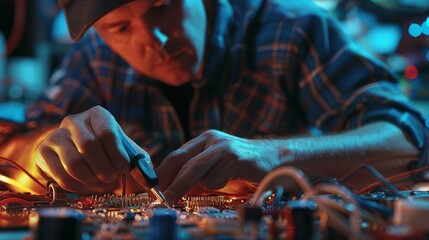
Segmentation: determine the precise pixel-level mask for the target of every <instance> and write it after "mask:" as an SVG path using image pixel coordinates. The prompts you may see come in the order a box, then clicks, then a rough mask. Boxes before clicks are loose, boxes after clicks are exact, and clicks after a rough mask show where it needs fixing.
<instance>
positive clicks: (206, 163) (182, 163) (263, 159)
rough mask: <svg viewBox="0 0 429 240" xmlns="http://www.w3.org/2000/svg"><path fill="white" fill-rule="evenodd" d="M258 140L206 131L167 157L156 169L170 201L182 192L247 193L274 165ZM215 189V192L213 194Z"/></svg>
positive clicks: (161, 185) (266, 150) (261, 142)
mask: <svg viewBox="0 0 429 240" xmlns="http://www.w3.org/2000/svg"><path fill="white" fill-rule="evenodd" d="M270 149H271V148H269V147H267V146H266V145H265V143H264V142H263V141H262V140H261V141H260V140H250V139H243V138H239V137H235V136H232V135H229V134H227V133H224V132H220V131H216V130H209V131H206V132H204V133H203V134H201V135H200V136H198V137H196V138H194V139H192V140H191V141H189V142H188V143H186V144H185V145H183V146H182V147H180V148H179V149H178V150H176V151H174V152H172V153H171V154H169V155H168V156H167V157H166V158H165V159H164V160H163V161H162V163H161V165H160V166H159V167H158V168H157V174H158V177H159V180H160V188H161V189H162V190H164V191H163V192H164V194H165V196H166V197H167V199H168V200H169V201H171V202H176V201H177V200H178V199H179V198H180V197H182V196H183V195H184V194H186V193H190V192H191V194H194V193H195V194H198V193H199V194H204V193H213V192H217V193H234V194H235V195H239V194H245V193H250V192H253V191H254V190H255V186H256V183H259V182H260V181H261V179H262V178H263V177H264V176H265V175H266V174H267V173H268V172H269V171H271V170H272V169H273V168H274V167H275V166H277V165H278V163H276V162H274V159H276V157H273V156H272V154H273V153H274V152H270V151H271V150H270ZM214 190H215V191H214Z"/></svg>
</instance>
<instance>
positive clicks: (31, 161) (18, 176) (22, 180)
mask: <svg viewBox="0 0 429 240" xmlns="http://www.w3.org/2000/svg"><path fill="white" fill-rule="evenodd" d="M53 129H54V126H51V127H45V128H42V129H38V130H33V131H31V132H27V133H25V134H19V135H16V136H14V137H13V138H12V139H10V140H9V141H8V142H6V143H4V144H3V145H2V146H1V148H0V157H1V158H3V159H7V160H5V161H12V162H13V163H14V164H16V165H19V166H20V167H22V168H23V169H24V170H25V171H27V172H28V173H30V174H31V175H32V176H33V177H34V178H35V179H36V180H38V181H39V182H41V183H42V184H44V185H46V183H47V181H48V180H47V178H46V176H45V175H44V174H43V173H42V172H41V171H40V169H39V168H38V167H37V165H36V161H35V157H36V155H35V153H36V148H37V146H38V145H39V143H40V141H41V140H42V139H43V138H44V137H45V136H46V135H47V134H48V133H49V132H51V131H52V130H53ZM6 173H7V175H8V177H10V178H12V179H14V180H16V181H19V183H18V185H17V186H15V187H16V188H15V189H13V187H14V186H9V187H11V188H12V189H11V190H14V191H20V192H22V190H24V189H29V190H31V192H32V193H37V194H42V193H44V192H45V191H46V189H43V188H42V187H41V186H40V185H37V184H34V180H33V179H30V178H28V177H26V176H25V175H26V174H25V173H24V172H23V171H22V170H17V171H9V172H6ZM9 175H10V176H9ZM13 185H16V184H13Z"/></svg>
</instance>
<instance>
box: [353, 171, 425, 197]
mask: <svg viewBox="0 0 429 240" xmlns="http://www.w3.org/2000/svg"><path fill="white" fill-rule="evenodd" d="M426 170H429V166H424V167H421V168H417V169H413V170H410V171H406V172H403V173H400V174H397V175H394V176H392V177H389V178H387V180H388V181H389V182H394V181H397V180H401V179H403V178H405V177H410V176H412V175H414V174H418V173H422V172H424V171H426ZM381 184H383V183H382V182H381V181H377V182H375V183H372V184H370V185H368V186H366V187H363V188H361V189H360V190H359V191H357V192H356V194H362V193H366V192H368V191H369V190H371V189H373V188H375V187H378V186H380V185H381Z"/></svg>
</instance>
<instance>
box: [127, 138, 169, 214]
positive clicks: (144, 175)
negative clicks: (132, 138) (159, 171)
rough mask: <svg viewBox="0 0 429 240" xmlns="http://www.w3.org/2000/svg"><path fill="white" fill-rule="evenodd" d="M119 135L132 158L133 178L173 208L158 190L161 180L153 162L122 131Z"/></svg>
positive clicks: (131, 171) (131, 172)
mask: <svg viewBox="0 0 429 240" xmlns="http://www.w3.org/2000/svg"><path fill="white" fill-rule="evenodd" d="M119 133H120V135H121V141H122V145H123V146H124V149H125V151H126V152H127V154H128V156H129V157H130V163H131V170H130V174H131V176H132V177H133V178H134V180H136V181H137V182H138V183H139V184H140V185H142V186H143V187H144V188H145V189H146V190H150V191H151V192H152V193H153V194H154V195H155V197H156V198H157V199H158V200H159V201H160V202H161V203H163V204H164V205H165V206H166V207H168V208H171V206H170V204H168V202H167V199H165V197H164V194H162V192H161V191H160V190H159V188H158V184H159V180H158V177H157V176H156V174H155V171H154V170H153V168H152V164H151V160H150V159H149V158H148V157H146V156H145V155H144V154H143V153H139V152H137V150H135V149H134V147H133V146H131V144H130V143H129V142H128V141H127V138H126V137H125V136H124V134H123V133H122V131H119Z"/></svg>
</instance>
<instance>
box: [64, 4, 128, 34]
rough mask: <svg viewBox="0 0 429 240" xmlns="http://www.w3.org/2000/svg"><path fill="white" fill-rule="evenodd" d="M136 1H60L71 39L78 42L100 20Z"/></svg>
mask: <svg viewBox="0 0 429 240" xmlns="http://www.w3.org/2000/svg"><path fill="white" fill-rule="evenodd" d="M132 1H134V0H58V2H59V4H60V6H61V7H62V8H64V11H65V15H66V19H67V25H68V28H69V33H70V37H71V38H72V39H73V40H75V41H78V40H79V39H81V38H82V36H83V35H84V34H85V32H86V31H87V30H88V28H90V27H91V26H92V24H94V23H95V22H96V21H97V20H98V19H99V18H101V17H103V16H104V15H105V14H107V13H108V12H110V11H112V10H114V9H115V8H118V7H120V6H122V5H124V4H127V3H129V2H132Z"/></svg>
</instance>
